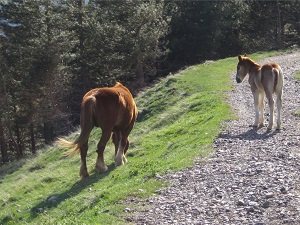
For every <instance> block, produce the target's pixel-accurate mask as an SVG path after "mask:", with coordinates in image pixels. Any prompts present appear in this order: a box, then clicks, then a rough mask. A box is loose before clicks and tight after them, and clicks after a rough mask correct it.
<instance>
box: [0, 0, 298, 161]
mask: <svg viewBox="0 0 300 225" xmlns="http://www.w3.org/2000/svg"><path fill="white" fill-rule="evenodd" d="M299 8H300V2H299V1H278V0H277V1H258V0H257V1H256V0H254V1H250V0H249V1H241V0H231V1H187V0H183V1H154V0H148V1H140V0H126V1H125V0H124V1H103V0H0V104H1V105H0V149H1V155H0V158H1V163H7V162H9V161H12V160H17V159H20V158H23V157H27V156H30V155H34V154H36V152H37V150H38V149H40V148H41V147H43V146H44V145H48V144H51V143H53V141H54V140H55V139H56V137H58V136H59V135H64V134H67V133H69V132H71V131H74V130H75V129H76V127H77V126H78V125H79V122H80V121H79V114H80V103H81V99H82V97H83V95H84V94H85V93H86V92H87V91H88V90H90V89H92V88H95V87H103V86H110V85H113V84H114V83H115V82H116V81H120V82H122V83H123V84H124V85H126V86H128V87H129V89H130V90H131V91H132V93H133V94H134V95H136V94H137V93H138V92H139V91H140V90H142V89H143V88H144V87H146V86H148V85H151V83H153V82H155V80H157V79H159V78H161V77H164V76H167V75H168V74H170V73H175V72H176V71H178V70H180V69H182V68H185V67H187V66H189V65H194V64H199V63H201V62H204V61H205V60H217V59H220V58H224V57H230V56H236V55H237V54H240V53H252V52H257V51H269V50H279V49H286V48H296V47H298V45H299V41H300V36H299V35H300V13H299ZM232 69H233V70H234V69H235V68H232Z"/></svg>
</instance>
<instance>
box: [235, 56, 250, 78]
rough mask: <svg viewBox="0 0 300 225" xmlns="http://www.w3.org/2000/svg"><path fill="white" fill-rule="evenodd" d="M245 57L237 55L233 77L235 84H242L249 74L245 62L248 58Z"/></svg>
mask: <svg viewBox="0 0 300 225" xmlns="http://www.w3.org/2000/svg"><path fill="white" fill-rule="evenodd" d="M246 56H247V55H246V54H245V55H244V56H241V55H238V59H239V62H238V64H237V68H236V76H235V79H236V82H237V83H242V81H243V80H244V79H245V77H246V75H247V74H248V72H249V69H248V66H247V65H248V63H247V62H248V60H249V58H248V57H246Z"/></svg>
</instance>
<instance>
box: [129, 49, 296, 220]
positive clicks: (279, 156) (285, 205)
mask: <svg viewBox="0 0 300 225" xmlns="http://www.w3.org/2000/svg"><path fill="white" fill-rule="evenodd" d="M270 61H274V62H277V63H279V64H280V65H281V67H282V69H283V72H284V75H285V87H284V96H283V121H282V125H283V130H282V131H281V132H280V133H279V132H275V131H274V132H271V133H267V132H266V127H264V128H261V129H259V130H255V129H252V128H251V127H249V125H250V124H252V123H253V121H254V108H253V99H252V94H251V91H250V87H249V84H248V82H247V80H245V81H244V82H243V83H242V84H236V83H235V81H234V73H233V76H232V82H233V83H234V90H233V91H232V92H230V93H228V95H229V102H230V103H231V105H232V107H233V109H235V111H236V112H237V114H238V116H239V118H240V119H238V120H234V121H229V122H227V123H226V124H225V125H224V130H223V131H222V132H221V135H220V137H219V138H218V139H216V141H215V142H214V145H213V146H214V148H215V154H214V156H213V157H212V158H210V159H209V160H207V161H206V162H201V163H200V162H197V161H196V162H195V166H194V168H192V169H186V170H183V171H179V172H176V173H173V174H169V175H167V176H165V177H164V178H163V179H168V180H170V183H171V185H170V186H169V187H168V188H166V189H163V190H161V192H160V195H158V196H155V197H152V198H150V199H148V200H147V201H145V202H134V201H135V200H132V201H133V203H134V204H139V205H141V206H144V207H141V208H143V209H142V210H141V211H138V212H136V211H135V212H132V213H131V216H129V217H128V218H127V219H128V221H130V222H133V223H134V224H201V225H202V224H256V225H259V224H260V225H262V224H266V225H269V224H272V225H273V224H274V225H275V224H276V225H277V224H278V225H279V224H293V225H297V224H300V147H299V146H300V118H297V117H295V115H294V113H295V111H297V110H300V87H299V86H300V85H299V82H298V81H296V80H295V79H294V76H293V75H294V73H295V72H296V71H297V70H300V52H294V53H290V54H286V55H281V56H276V57H272V58H269V59H267V60H264V62H270ZM260 63H261V64H262V63H263V62H260ZM266 108H268V106H266ZM266 113H267V112H266ZM275 116H276V114H275ZM265 123H267V121H266V122H265Z"/></svg>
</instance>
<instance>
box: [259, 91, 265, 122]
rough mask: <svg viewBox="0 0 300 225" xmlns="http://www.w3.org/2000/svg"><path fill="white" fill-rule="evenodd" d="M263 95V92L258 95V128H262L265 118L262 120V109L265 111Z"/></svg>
mask: <svg viewBox="0 0 300 225" xmlns="http://www.w3.org/2000/svg"><path fill="white" fill-rule="evenodd" d="M264 100H265V93H264V92H262V93H260V95H259V111H260V112H259V114H260V115H259V124H258V126H259V127H263V126H264V120H265V118H264V109H265V101H264Z"/></svg>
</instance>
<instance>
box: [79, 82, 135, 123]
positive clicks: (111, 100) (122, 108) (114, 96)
mask: <svg viewBox="0 0 300 225" xmlns="http://www.w3.org/2000/svg"><path fill="white" fill-rule="evenodd" d="M91 98H93V99H95V100H94V108H93V110H94V113H93V117H94V118H93V120H94V126H96V127H101V128H102V129H114V128H115V127H126V126H129V125H130V124H131V123H134V122H135V120H136V117H137V109H136V105H135V102H134V99H133V97H132V95H131V93H130V91H129V90H128V89H127V88H126V87H124V86H123V85H122V84H120V83H117V85H116V86H114V87H106V88H96V89H93V90H91V91H89V92H88V93H87V94H86V95H85V96H84V98H83V102H82V107H84V104H85V103H86V102H89V99H91Z"/></svg>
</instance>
